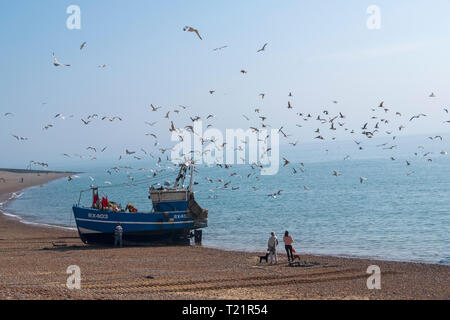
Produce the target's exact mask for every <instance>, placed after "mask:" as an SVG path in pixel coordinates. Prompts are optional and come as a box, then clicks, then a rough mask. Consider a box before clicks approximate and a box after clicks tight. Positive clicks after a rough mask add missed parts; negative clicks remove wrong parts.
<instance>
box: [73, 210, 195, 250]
mask: <svg viewBox="0 0 450 320" xmlns="http://www.w3.org/2000/svg"><path fill="white" fill-rule="evenodd" d="M173 207H174V206H173ZM176 208H177V209H179V208H181V206H179V205H177V206H176ZM72 209H73V213H74V217H75V222H76V224H77V229H78V233H79V235H80V238H81V239H82V240H83V242H86V243H93V242H102V243H108V244H109V243H113V241H114V229H115V228H116V226H117V223H119V222H120V224H121V226H122V228H123V240H124V242H125V243H126V242H132V243H149V242H150V243H154V242H161V241H162V242H165V241H177V240H184V241H186V240H187V236H188V235H189V233H190V231H191V230H193V229H195V228H194V220H193V219H192V218H191V217H188V216H187V211H186V210H176V211H168V212H152V213H141V212H136V213H130V212H112V211H101V210H97V209H92V208H85V207H79V206H73V208H72ZM186 209H187V204H186Z"/></svg>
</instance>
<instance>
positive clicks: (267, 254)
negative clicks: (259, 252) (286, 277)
mask: <svg viewBox="0 0 450 320" xmlns="http://www.w3.org/2000/svg"><path fill="white" fill-rule="evenodd" d="M268 258H269V253H268V252H267V253H266V255H265V256H259V263H262V261H263V260H266V263H268V262H269V261H268Z"/></svg>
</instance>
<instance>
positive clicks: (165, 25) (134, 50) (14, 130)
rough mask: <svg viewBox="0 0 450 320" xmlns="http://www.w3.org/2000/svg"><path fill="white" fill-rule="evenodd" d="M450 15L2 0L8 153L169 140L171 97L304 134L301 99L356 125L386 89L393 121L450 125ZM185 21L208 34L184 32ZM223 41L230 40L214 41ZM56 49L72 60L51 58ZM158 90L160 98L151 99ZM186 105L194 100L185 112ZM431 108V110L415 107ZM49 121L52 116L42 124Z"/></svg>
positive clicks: (1, 161) (53, 159)
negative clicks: (71, 21)
mask: <svg viewBox="0 0 450 320" xmlns="http://www.w3.org/2000/svg"><path fill="white" fill-rule="evenodd" d="M69 5H78V6H79V7H80V9H81V29H80V30H69V29H68V28H67V27H66V20H67V18H68V17H69V14H67V13H66V9H67V7H68V6H69ZM370 5H378V6H379V8H380V10H381V11H380V12H381V16H380V17H381V20H380V21H381V29H379V30H370V29H369V28H368V27H367V24H366V21H367V19H368V18H369V16H370V14H368V13H367V12H366V10H367V8H368V7H369V6H370ZM449 15H450V1H448V0H434V1H425V0H423V1H410V0H405V1H400V0H397V1H390V0H386V1H362V0H346V1H331V0H330V1H300V0H293V1H262V0H258V1H256V0H255V1H250V0H247V1H229V0H228V1H207V0H204V1H199V0H196V1H148V0H142V1H141V0H133V1H129V2H126V1H119V0H117V1H112V0H108V1H100V0H97V1H82V0H77V1H75V0H73V1H72V0H71V1H44V0H42V1H34V0H33V1H32V0H29V1H24V0H18V1H2V2H1V3H0V35H1V37H0V38H1V43H2V44H1V50H0V70H1V77H0V111H1V112H0V128H1V129H0V145H1V147H2V148H1V156H0V167H23V166H25V165H26V164H27V163H28V162H29V161H30V160H35V161H44V162H49V163H58V164H60V163H62V162H63V161H70V159H66V158H64V157H63V156H61V154H62V153H70V154H73V153H80V154H81V153H82V154H87V153H88V151H87V150H86V147H87V146H90V145H91V146H95V147H97V148H102V147H104V146H108V149H107V151H105V153H104V154H102V156H98V157H99V158H101V157H103V159H117V158H118V156H119V155H120V154H123V153H124V151H125V148H128V149H130V150H138V149H139V148H141V147H142V148H145V149H148V150H152V145H153V142H154V139H153V138H151V137H149V136H146V135H145V133H149V132H153V133H155V134H157V135H158V137H159V139H158V140H159V141H160V143H161V146H164V145H167V142H168V141H170V133H169V130H168V128H169V121H168V120H167V119H164V118H163V116H164V114H165V113H166V112H167V111H169V110H171V119H173V121H174V123H175V125H177V126H184V125H187V124H188V122H190V120H189V119H188V118H187V115H190V116H194V115H200V116H201V117H202V118H203V119H204V118H206V116H207V115H208V114H210V113H212V114H215V115H216V117H215V118H214V120H213V121H210V122H208V123H212V124H213V125H214V126H215V127H217V128H220V129H224V128H244V129H245V128H248V127H249V125H255V124H257V123H258V122H257V121H256V116H257V115H256V114H255V113H254V111H253V110H254V109H255V108H260V109H261V113H262V114H263V115H265V116H267V117H268V120H267V122H268V123H269V124H271V125H272V126H273V127H276V128H278V127H280V126H281V125H284V126H285V128H288V129H287V131H288V132H289V134H292V135H293V136H292V138H291V139H289V141H295V140H297V139H298V140H299V141H300V143H302V142H309V141H311V140H312V139H311V138H312V137H313V129H315V128H316V127H317V124H314V125H312V124H311V126H308V125H305V126H304V127H303V128H298V127H296V126H295V124H296V123H300V121H299V117H297V116H295V112H304V113H311V114H314V115H317V114H318V113H321V112H322V110H324V109H326V110H328V111H330V114H337V112H342V113H344V114H345V115H346V119H345V121H346V127H348V128H355V129H356V128H359V127H360V126H361V125H362V124H364V122H366V120H367V119H369V118H370V116H371V115H372V114H371V111H370V108H372V107H376V106H377V105H378V104H379V102H380V101H382V100H384V101H385V105H386V106H387V107H389V108H391V110H392V111H390V112H391V113H390V115H389V117H390V118H392V119H394V118H395V116H394V114H395V111H398V112H401V113H402V115H403V117H402V118H398V119H396V120H395V121H393V123H392V125H393V126H394V125H395V126H397V125H399V124H400V123H401V124H404V125H405V126H406V127H407V128H406V130H403V131H402V132H400V133H401V134H421V133H437V132H443V133H446V132H447V133H448V132H450V124H447V125H446V124H443V121H444V120H449V119H450V115H447V114H445V113H444V111H443V108H444V107H447V106H449V105H450V88H449V76H450V63H449V60H448V57H449V56H450V19H449V17H450V16H449ZM185 25H188V26H193V27H195V28H197V29H198V30H199V32H200V34H201V36H202V37H203V40H200V39H198V38H197V37H196V36H195V34H193V33H189V32H183V30H182V29H183V27H184V26H185ZM84 41H86V42H87V45H86V47H85V48H83V50H80V45H81V43H82V42H84ZM266 42H267V43H268V45H267V47H266V50H265V51H264V52H262V53H256V51H257V50H258V49H259V48H261V47H262V45H263V44H264V43H266ZM221 46H228V47H227V48H224V49H222V50H218V51H213V49H214V48H217V47H221ZM52 52H55V54H56V56H57V58H58V60H59V61H60V62H62V63H67V64H71V66H70V67H54V66H53V60H52ZM100 64H107V67H106V68H98V67H97V66H98V65H100ZM241 69H245V70H247V71H248V73H247V74H245V75H243V74H241V73H240V70H241ZM209 90H215V93H214V94H213V95H210V94H209ZM261 92H264V93H265V94H266V96H265V98H264V100H262V99H261V98H260V97H259V96H258V94H259V93H261ZM289 92H292V94H293V95H294V97H292V98H289V97H288V93H289ZM431 92H434V93H435V95H436V98H429V97H428V95H429V94H430V93H431ZM288 100H289V101H291V103H292V105H293V106H294V108H295V109H294V111H292V110H288V109H287V108H286V106H287V102H288ZM333 100H337V101H338V104H334V103H332V101H333ZM43 102H46V104H45V105H43V104H42V103H43ZM150 103H152V104H154V105H157V106H162V107H163V108H162V109H161V110H158V112H152V111H151V109H150V107H149V105H150ZM178 105H187V106H190V108H189V109H188V111H187V113H186V112H185V113H183V114H181V113H180V114H179V115H175V114H174V113H173V110H174V109H175V108H177V109H180V108H178V107H177V106H178ZM6 112H12V113H13V114H14V115H13V116H4V114H5V113H6ZM421 112H422V113H426V114H427V117H425V118H421V119H420V121H413V122H409V121H408V120H409V118H410V117H411V116H412V115H415V114H418V113H421ZM57 113H61V114H63V115H64V116H65V117H66V119H65V120H62V119H60V118H56V119H55V118H54V116H55V115H56V114H57ZM92 113H97V114H99V116H100V117H101V116H104V115H108V116H114V115H117V116H120V117H121V118H123V121H122V122H109V121H101V120H99V119H96V120H94V121H92V122H91V123H90V124H89V125H88V126H85V125H84V124H83V123H82V122H81V119H82V118H83V119H85V120H86V118H87V116H88V115H89V114H92ZM242 114H246V115H247V116H249V117H252V119H253V120H252V121H251V122H250V123H249V122H247V121H246V120H245V119H244V117H243V116H242ZM71 115H73V118H69V116H71ZM386 117H387V116H386ZM186 119H187V120H186ZM144 121H149V122H153V121H158V124H157V125H156V126H155V127H154V128H151V127H149V126H148V125H146V124H145V123H144ZM47 124H52V125H53V126H54V127H52V128H50V129H49V130H43V129H42V128H43V127H44V126H45V125H47ZM204 126H206V123H205V124H204ZM12 134H16V135H19V136H23V137H27V138H29V140H28V141H16V139H14V138H13V137H12ZM333 134H334V135H335V136H337V138H338V139H351V138H352V137H351V136H349V135H348V133H345V132H343V131H342V130H341V131H339V132H336V133H333ZM361 139H362V138H361ZM284 143H287V140H286V141H285V142H284ZM68 163H70V162H68Z"/></svg>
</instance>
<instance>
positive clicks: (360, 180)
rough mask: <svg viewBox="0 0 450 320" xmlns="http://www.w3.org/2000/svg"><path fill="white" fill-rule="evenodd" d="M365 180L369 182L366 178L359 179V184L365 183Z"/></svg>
mask: <svg viewBox="0 0 450 320" xmlns="http://www.w3.org/2000/svg"><path fill="white" fill-rule="evenodd" d="M365 180H367V178H365V177H359V182H360V183H363V181H365Z"/></svg>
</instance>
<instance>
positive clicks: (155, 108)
mask: <svg viewBox="0 0 450 320" xmlns="http://www.w3.org/2000/svg"><path fill="white" fill-rule="evenodd" d="M150 107H152V111H157V110H158V109H161V107H155V106H154V105H153V104H150Z"/></svg>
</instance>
